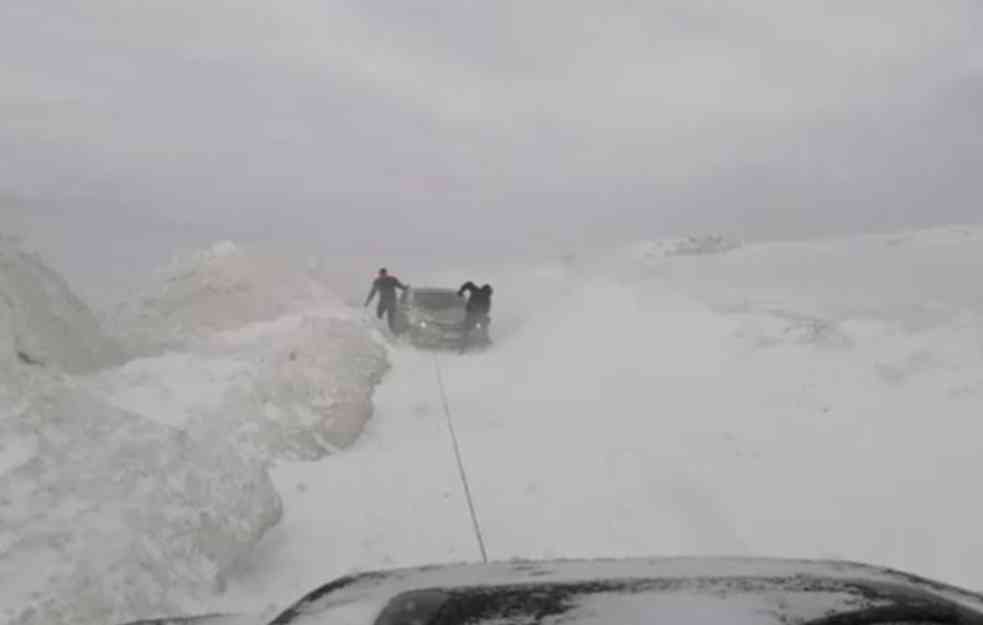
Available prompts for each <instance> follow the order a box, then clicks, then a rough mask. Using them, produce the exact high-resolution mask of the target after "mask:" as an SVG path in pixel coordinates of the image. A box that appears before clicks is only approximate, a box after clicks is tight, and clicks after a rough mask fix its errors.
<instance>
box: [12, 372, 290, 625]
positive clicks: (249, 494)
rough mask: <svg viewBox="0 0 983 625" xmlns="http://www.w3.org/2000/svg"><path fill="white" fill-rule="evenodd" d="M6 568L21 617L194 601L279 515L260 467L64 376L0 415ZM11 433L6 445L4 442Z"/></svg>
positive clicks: (148, 609)
mask: <svg viewBox="0 0 983 625" xmlns="http://www.w3.org/2000/svg"><path fill="white" fill-rule="evenodd" d="M0 439H2V440H4V441H8V442H9V441H13V443H14V444H15V445H18V444H19V446H20V447H21V448H22V449H27V450H28V451H26V452H25V453H23V457H22V458H21V459H20V462H10V463H8V464H9V465H10V464H12V465H14V466H8V468H7V470H6V471H4V472H3V473H2V474H0V507H2V510H3V515H2V518H3V523H2V525H0V549H2V558H0V579H2V580H3V591H2V596H3V605H4V606H5V608H6V616H7V617H9V619H10V622H11V623H12V625H34V624H37V625H41V624H43V625H61V624H66V625H67V624H76V623H78V624H83V623H113V622H124V621H126V620H131V619H135V618H138V617H142V616H147V615H150V614H155V613H156V614H168V613H174V612H179V611H185V610H191V609H194V608H193V606H194V605H195V600H197V599H201V598H203V597H205V596H207V595H209V594H210V593H211V592H213V591H214V590H216V589H217V588H219V587H220V586H221V585H222V584H223V575H224V571H225V570H226V569H228V568H229V567H230V566H231V565H233V564H234V563H235V561H236V560H237V558H238V557H240V556H241V555H242V554H243V553H244V552H246V551H248V550H249V549H250V548H251V547H252V545H254V544H255V543H256V542H257V541H258V540H259V538H260V537H261V536H262V534H263V533H264V532H265V531H266V530H267V529H268V528H269V527H271V526H272V525H274V524H275V523H276V522H277V521H278V520H279V517H280V500H279V497H278V496H277V494H276V492H275V491H274V489H273V487H272V484H271V483H270V481H269V477H268V476H267V474H266V471H265V468H264V465H262V464H260V463H256V462H251V461H248V460H244V459H242V458H241V457H240V455H239V454H238V453H237V450H236V449H235V448H234V447H233V446H231V445H230V444H229V443H228V442H226V441H225V440H224V439H223V438H221V437H216V438H215V439H213V440H210V441H207V442H206V441H192V440H190V439H189V438H188V437H187V436H185V435H184V434H182V433H181V432H180V431H178V430H175V429H173V428H169V427H164V426H161V425H158V424H156V423H154V422H152V421H149V420H147V419H143V418H141V417H139V416H137V415H133V414H129V413H125V412H122V411H119V410H116V409H113V408H111V407H109V406H106V405H105V404H104V403H102V402H100V401H99V400H97V399H95V398H93V397H91V396H88V395H87V394H86V393H83V392H79V391H76V390H72V389H70V388H66V387H61V388H59V387H57V386H55V387H54V388H52V389H51V390H50V391H49V392H47V393H45V394H44V395H43V396H42V397H39V398H37V400H36V401H35V402H33V403H32V404H31V405H29V406H28V407H27V408H26V409H25V410H23V411H21V412H20V413H18V414H16V415H13V416H8V417H7V418H5V419H3V420H2V421H0ZM8 444H9V443H8Z"/></svg>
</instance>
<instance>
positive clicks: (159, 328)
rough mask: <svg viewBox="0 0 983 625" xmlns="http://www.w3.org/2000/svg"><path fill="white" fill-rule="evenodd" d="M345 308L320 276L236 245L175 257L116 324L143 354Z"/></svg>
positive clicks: (123, 308) (125, 308)
mask: <svg viewBox="0 0 983 625" xmlns="http://www.w3.org/2000/svg"><path fill="white" fill-rule="evenodd" d="M325 305H334V306H339V305H340V303H339V302H338V300H337V299H336V298H335V297H334V296H333V295H332V293H331V292H330V290H329V289H328V288H327V287H326V286H325V285H324V284H323V283H322V282H321V281H319V280H318V279H317V278H316V276H314V275H312V274H311V273H310V272H307V271H298V270H297V269H296V268H295V267H293V266H292V265H291V264H290V263H289V262H288V261H286V260H284V259H280V258H276V257H272V256H265V255H262V254H255V253H247V252H246V251H245V250H243V249H242V248H240V247H238V246H236V245H235V244H233V243H230V242H223V243H217V244H215V245H214V246H212V247H211V248H210V249H207V250H203V251H195V252H187V253H183V254H180V255H178V256H176V257H175V258H174V259H173V260H172V262H171V263H170V264H169V265H168V266H167V267H165V268H164V269H162V270H161V271H160V272H158V275H157V276H156V278H155V280H154V281H153V282H152V283H151V284H150V285H149V286H148V287H147V289H146V290H145V292H144V293H142V294H141V295H140V296H139V297H138V298H137V300H136V301H135V302H132V303H127V304H124V305H123V306H121V307H120V310H119V311H118V314H117V318H118V322H119V324H120V326H121V327H122V328H125V330H124V331H123V333H124V336H125V338H126V339H127V340H128V341H130V342H131V343H132V344H133V346H134V347H135V348H137V349H141V350H142V351H144V352H153V351H159V350H160V349H162V348H167V347H170V348H174V347H180V346H183V345H185V344H186V343H187V342H188V341H189V340H195V339H200V338H204V337H207V336H209V335H211V334H213V333H215V332H223V331H228V330H234V329H237V328H240V327H242V326H244V325H247V324H250V323H256V322H260V321H271V320H274V319H277V318H279V317H282V316H284V315H287V314H291V313H296V312H298V311H303V310H307V309H311V308H318V307H324V306H325Z"/></svg>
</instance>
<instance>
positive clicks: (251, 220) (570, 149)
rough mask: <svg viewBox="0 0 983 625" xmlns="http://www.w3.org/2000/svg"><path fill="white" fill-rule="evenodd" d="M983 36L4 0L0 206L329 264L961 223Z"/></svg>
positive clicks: (737, 18)
mask: <svg viewBox="0 0 983 625" xmlns="http://www.w3.org/2000/svg"><path fill="white" fill-rule="evenodd" d="M981 25H983V9H981V8H980V7H979V3H978V2H976V1H975V0H963V1H960V0H950V1H948V2H944V3H941V2H933V3H928V2H918V3H915V2H910V3H900V2H895V1H893V0H872V1H869V2H863V3H857V2H847V1H831V2H822V3H818V2H808V3H807V2H794V3H793V2H787V1H784V0H757V1H755V2H746V1H744V2H737V1H736V0H735V1H715V2H710V1H705V2H699V1H695V0H685V1H684V0H664V1H662V2H638V1H629V0H621V1H618V2H602V1H600V0H592V1H588V0H563V1H559V0H540V1H539V2H519V1H506V2H495V3H488V2H484V3H482V2H465V1H463V0H462V1H461V2H452V3H448V2H436V1H435V0H421V1H420V2H413V3H394V2H381V1H379V0H361V1H359V2H341V1H337V0H335V1H331V0H320V1H314V0H298V1H295V2H291V3H286V4H284V3H269V2H258V1H255V0H251V1H245V2H238V3H225V2H214V3H201V2H197V3H195V2H189V1H185V0H179V1H177V2H174V1H169V2H164V1H155V2H141V3H132V2H124V1H122V0H117V1H110V0H99V1H96V0H87V1H71V0H7V1H6V2H4V3H3V6H2V7H0V58H2V59H3V61H2V63H0V86H2V91H0V115H2V116H3V118H4V120H5V121H4V124H3V125H2V126H0V153H2V154H3V155H4V159H2V161H0V191H3V192H5V193H7V194H12V195H16V196H18V197H21V198H25V199H24V201H23V203H22V204H21V206H22V207H25V208H23V209H22V210H26V211H42V210H44V211H47V212H48V213H49V214H54V215H58V216H60V217H59V219H60V221H59V219H54V220H48V222H47V223H52V224H57V223H62V224H66V225H65V226H64V227H66V228H68V227H69V226H68V225H67V224H70V223H71V221H72V219H73V218H74V219H75V220H76V221H77V220H78V219H80V217H79V215H80V214H84V219H85V220H86V221H87V222H88V223H99V224H104V225H105V228H104V229H103V231H105V232H106V233H107V237H110V235H111V236H115V237H117V238H118V237H119V236H120V235H121V233H118V232H116V231H117V230H119V229H122V228H124V224H128V225H127V226H126V228H127V229H128V230H127V231H132V230H134V229H136V230H139V229H140V226H139V224H140V223H144V224H146V226H145V227H146V228H148V229H154V228H155V226H153V224H151V223H150V222H147V221H143V222H141V218H146V219H149V218H150V217H155V218H158V219H165V220H166V222H167V223H171V224H176V225H175V227H174V228H172V229H168V228H159V227H158V228H156V229H157V230H161V231H163V230H166V231H168V232H185V231H186V229H185V228H183V226H182V224H186V225H189V226H191V227H196V228H199V229H200V230H199V231H200V232H209V233H215V234H217V235H222V234H225V235H228V236H231V237H253V238H260V239H262V238H266V239H269V238H281V239H283V240H294V239H298V240H299V239H304V240H307V241H309V242H310V243H312V244H313V243H318V244H320V245H322V246H323V248H324V249H325V250H327V251H335V252H338V253H349V252H352V251H353V250H363V251H365V252H367V253H372V254H376V253H378V254H381V253H384V252H385V251H387V250H391V251H392V253H396V252H397V251H398V253H401V254H435V253H436V250H444V252H445V254H446V255H447V256H451V255H456V254H460V253H461V252H462V251H466V250H473V251H475V252H476V253H482V254H494V253H516V252H517V251H518V250H519V249H521V248H522V247H524V246H529V245H534V244H536V243H537V242H543V241H547V242H563V241H576V240H581V239H583V238H584V237H585V236H588V235H585V234H584V229H585V228H587V227H589V228H590V230H589V236H598V237H601V236H604V237H610V238H616V237H624V236H655V235H658V234H660V233H664V232H667V231H673V230H688V229H715V228H723V229H733V230H739V231H740V232H741V233H742V234H744V235H745V236H749V237H777V236H793V237H794V236H804V235H809V234H815V233H823V232H838V231H847V230H858V229H876V228H890V227H896V226H898V225H903V224H908V223H910V224H923V223H933V222H943V221H967V220H975V219H978V218H979V217H978V213H979V210H978V204H976V202H975V200H974V198H976V197H980V195H981V193H980V192H981V191H983V189H981V184H983V183H980V182H979V180H978V179H977V178H978V176H976V175H974V174H973V173H972V172H973V171H979V170H980V165H981V164H983V161H981V154H983V147H981V146H980V144H979V141H978V140H977V139H974V137H979V136H981V135H980V130H981V127H980V126H981V122H980V116H979V111H980V110H981V108H980V106H978V105H979V103H980V99H981V93H983V68H981V59H983V52H981V47H983V44H981V39H980V37H979V33H980V32H981V31H980V28H981ZM120 215H125V216H126V217H127V219H126V220H122V219H119V218H118V217H119V216H120ZM114 224H115V225H114ZM81 249H83V250H84V249H86V248H85V247H82V248H81Z"/></svg>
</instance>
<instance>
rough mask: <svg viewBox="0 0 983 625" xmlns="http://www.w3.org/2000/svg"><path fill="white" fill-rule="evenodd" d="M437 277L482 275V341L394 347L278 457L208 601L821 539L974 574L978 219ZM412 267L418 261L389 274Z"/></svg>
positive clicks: (961, 575) (793, 548)
mask: <svg viewBox="0 0 983 625" xmlns="http://www.w3.org/2000/svg"><path fill="white" fill-rule="evenodd" d="M667 247H668V246H665V245H654V244H640V245H638V246H633V247H631V248H628V249H626V250H624V251H622V252H619V253H616V254H612V255H609V256H605V257H603V258H589V259H585V258H577V257H567V258H564V259H563V260H558V261H556V262H550V263H544V264H543V265H541V266H539V267H534V268H528V267H525V268H519V269H511V268H501V269H498V270H496V271H495V272H484V273H480V274H475V273H472V274H468V275H464V274H454V275H447V276H436V277H434V279H433V280H431V281H429V282H430V283H433V284H437V285H448V286H456V285H457V284H459V283H460V282H463V281H464V280H465V279H475V280H477V281H479V282H485V281H487V282H490V283H491V284H492V285H493V286H495V288H496V296H495V298H496V299H495V309H494V310H493V317H494V321H493V325H492V329H493V335H494V336H495V338H496V344H495V346H494V347H493V348H492V349H491V350H489V351H486V352H481V353H473V354H465V355H458V354H455V353H440V354H436V355H434V354H431V353H425V352H420V351H417V350H414V349H412V348H411V347H409V346H406V345H402V344H396V345H395V346H394V347H393V348H392V353H391V359H392V362H393V369H392V372H391V373H390V375H389V376H388V377H387V379H386V381H385V382H384V383H383V385H382V386H381V387H380V389H379V393H378V394H377V412H376V417H375V418H374V419H373V420H372V421H371V422H370V424H369V427H368V429H367V431H366V434H365V435H364V436H363V437H362V438H361V439H360V440H359V441H358V442H357V443H356V444H355V445H354V446H353V447H352V448H351V450H349V451H348V452H346V453H345V454H340V455H335V456H329V457H327V458H324V459H322V460H320V461H319V462H317V463H313V464H311V463H293V464H281V465H279V466H278V467H276V468H275V469H274V471H273V479H274V481H275V483H276V484H277V487H278V489H279V490H280V492H281V493H282V496H283V497H284V501H285V515H284V521H283V523H281V524H280V525H279V526H278V527H277V528H275V529H274V530H273V531H271V532H270V533H268V534H267V536H266V537H265V538H264V540H263V541H262V543H261V544H260V545H259V548H258V549H257V551H256V552H254V553H253V554H252V556H251V557H250V558H248V559H247V560H245V561H243V563H242V567H241V568H240V569H239V570H237V571H236V572H235V573H234V574H233V575H232V577H231V584H230V590H229V592H228V593H227V595H226V596H225V597H224V598H221V599H219V600H218V602H217V603H216V607H217V608H221V609H227V610H237V609H238V610H241V609H245V608H246V607H249V608H252V609H254V610H256V611H259V612H263V613H265V614H267V615H268V614H272V613H273V611H274V609H273V608H272V607H271V605H270V604H273V605H276V606H280V607H282V606H283V605H284V604H285V603H287V602H289V601H290V600H292V599H293V598H296V596H298V595H299V594H300V593H302V592H304V591H305V590H307V589H309V588H312V587H315V586H317V585H319V584H321V583H323V582H325V581H327V580H330V579H332V578H334V577H337V576H339V575H342V574H346V573H349V572H353V571H359V570H367V569H373V568H391V567H395V566H414V565H421V564H428V563H434V562H452V561H460V560H471V561H473V560H476V559H477V558H478V551H477V547H476V541H475V537H474V536H473V535H472V533H471V527H470V520H469V518H468V514H467V507H466V502H465V500H464V496H463V493H462V488H461V485H460V482H459V481H458V477H457V468H456V464H455V460H454V456H453V452H452V448H451V445H450V439H449V435H448V431H447V427H446V424H445V416H444V413H443V407H442V403H443V402H442V398H441V395H440V392H439V385H438V382H437V377H436V375H435V367H439V369H440V371H441V374H442V377H443V381H444V385H445V387H446V389H447V400H448V402H447V403H448V406H449V409H450V412H451V414H452V415H453V419H454V423H455V427H456V430H457V435H458V437H459V439H460V444H461V449H462V453H463V458H464V465H465V468H466V470H467V474H468V477H469V481H470V485H471V489H472V492H473V494H474V498H475V507H476V510H477V514H478V517H479V520H480V524H481V528H482V531H483V534H484V539H485V541H486V544H487V547H488V550H489V555H490V557H491V558H492V559H494V560H502V559H509V558H514V557H522V558H534V559H537V558H556V557H619V556H648V555H677V554H681V555H738V556H742V555H754V556H776V557H807V558H809V557H812V558H842V559H850V560H859V561H867V562H870V563H873V564H878V565H884V566H892V567H898V568H901V569H906V570H910V571H913V572H916V573H918V574H921V575H925V576H929V577H934V578H937V579H939V580H942V581H946V582H950V583H954V584H957V585H961V586H964V587H967V588H970V589H975V590H981V589H983V541H980V540H979V528H980V527H983V505H981V503H980V500H979V498H978V497H976V496H975V493H976V491H977V490H978V488H977V481H978V475H979V474H980V473H981V470H983V455H981V454H980V453H979V441H980V434H981V432H983V425H981V422H980V416H981V415H983V298H981V296H980V294H981V291H980V289H979V287H978V277H977V273H978V271H979V268H980V267H983V229H981V228H951V229H939V230H934V231H927V232H916V233H907V234H904V235H896V236H868V237H859V238H854V239H849V240H828V241H810V242H804V243H789V244H770V245H753V246H746V247H743V248H734V249H729V250H724V251H722V252H720V253H716V254H701V255H692V254H683V255H679V254H658V255H651V254H645V253H644V251H645V250H651V249H653V248H658V249H666V248H667ZM412 281H413V282H414V283H416V284H423V283H425V282H427V281H425V280H422V279H417V278H416V277H414V278H413V280H412Z"/></svg>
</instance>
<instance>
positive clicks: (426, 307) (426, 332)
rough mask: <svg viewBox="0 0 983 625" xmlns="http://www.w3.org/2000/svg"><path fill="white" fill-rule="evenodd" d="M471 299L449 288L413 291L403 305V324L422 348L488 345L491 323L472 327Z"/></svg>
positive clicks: (400, 313) (407, 334)
mask: <svg viewBox="0 0 983 625" xmlns="http://www.w3.org/2000/svg"><path fill="white" fill-rule="evenodd" d="M466 305H467V300H466V299H465V298H464V297H462V296H460V295H458V293H457V291H455V290H453V289H446V288H436V287H429V288H410V289H409V290H408V291H406V293H405V294H404V295H403V297H402V299H401V300H400V305H399V323H400V326H401V329H402V333H403V334H404V335H405V336H406V337H407V338H408V339H409V341H410V342H411V343H412V344H413V345H415V346H417V347H422V348H442V347H443V348H464V347H466V346H468V345H469V344H471V343H484V342H487V329H488V320H487V318H485V319H480V320H477V322H476V323H475V324H474V325H475V327H469V325H471V324H469V323H468V313H467V309H466Z"/></svg>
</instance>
